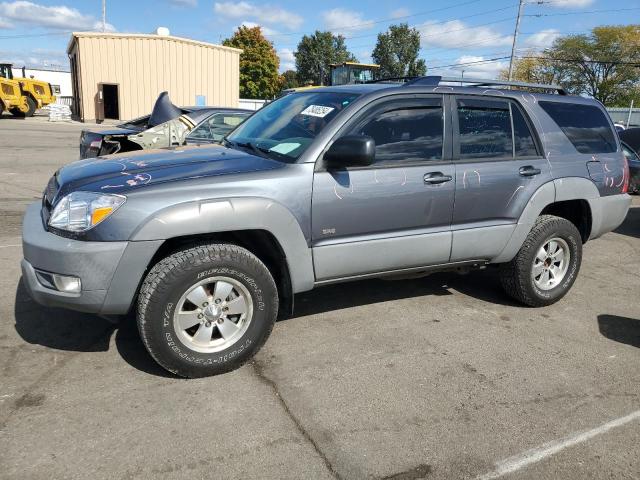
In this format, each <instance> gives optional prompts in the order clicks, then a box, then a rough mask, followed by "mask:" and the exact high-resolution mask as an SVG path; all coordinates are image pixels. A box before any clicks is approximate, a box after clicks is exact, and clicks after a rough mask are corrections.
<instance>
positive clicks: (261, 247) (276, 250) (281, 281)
mask: <svg viewBox="0 0 640 480" xmlns="http://www.w3.org/2000/svg"><path fill="white" fill-rule="evenodd" d="M210 243H226V244H231V245H237V246H239V247H243V248H246V249H247V250H248V251H250V252H251V253H253V254H254V255H255V256H256V257H258V258H259V259H260V261H262V263H264V264H265V266H266V267H267V269H268V270H269V271H270V272H271V275H273V278H274V280H275V282H276V286H277V287H278V296H279V298H280V306H279V316H280V317H286V316H289V315H291V313H292V312H293V295H294V291H293V286H292V283H291V273H290V271H289V266H288V264H287V259H286V255H285V252H284V250H283V248H282V246H281V245H280V242H279V241H278V239H277V238H276V237H275V236H274V235H273V234H272V233H271V232H269V231H267V230H233V231H226V232H216V233H203V234H194V235H184V236H177V237H172V238H168V239H166V240H165V241H164V242H162V244H161V245H160V246H159V248H158V250H157V251H156V252H155V254H154V255H153V257H151V259H150V260H149V263H148V265H147V268H146V270H145V272H148V271H149V270H150V269H151V268H152V267H153V266H154V265H155V264H156V263H158V262H159V261H161V260H162V259H163V258H166V257H168V256H170V255H172V254H173V253H175V252H177V251H180V250H183V249H186V248H190V247H193V246H194V245H198V244H210ZM143 281H144V276H143V277H142V278H141V279H140V282H139V285H138V290H139V289H140V286H141V285H142V282H143ZM136 296H137V295H136Z"/></svg>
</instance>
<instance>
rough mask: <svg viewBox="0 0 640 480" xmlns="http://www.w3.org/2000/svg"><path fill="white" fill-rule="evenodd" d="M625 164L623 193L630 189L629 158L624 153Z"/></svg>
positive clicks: (623, 168) (623, 167) (623, 169)
mask: <svg viewBox="0 0 640 480" xmlns="http://www.w3.org/2000/svg"><path fill="white" fill-rule="evenodd" d="M623 158H624V164H623V166H622V193H627V192H628V191H629V177H630V174H629V160H628V159H627V156H626V155H623Z"/></svg>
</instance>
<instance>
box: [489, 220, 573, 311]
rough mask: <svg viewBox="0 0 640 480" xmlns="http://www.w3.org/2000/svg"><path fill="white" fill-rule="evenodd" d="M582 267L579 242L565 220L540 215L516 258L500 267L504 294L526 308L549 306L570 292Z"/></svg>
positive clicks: (570, 225) (571, 227)
mask: <svg viewBox="0 0 640 480" xmlns="http://www.w3.org/2000/svg"><path fill="white" fill-rule="evenodd" d="M581 263H582V238H581V236H580V232H579V231H578V229H577V228H576V226H575V225H574V224H573V223H571V222H570V221H569V220H567V219H564V218H561V217H556V216H553V215H541V216H540V217H538V219H537V221H536V223H535V225H534V226H533V228H532V229H531V232H529V235H528V236H527V238H526V240H525V242H524V244H523V245H522V247H521V248H520V250H519V251H518V254H517V255H516V256H515V258H514V259H513V260H511V262H509V263H505V264H503V265H501V266H500V280H501V283H502V286H503V288H504V289H505V291H506V292H507V293H508V294H509V295H510V296H511V297H513V298H514V299H516V300H518V301H519V302H522V303H524V304H525V305H528V306H530V307H543V306H546V305H551V304H553V303H555V302H557V301H558V300H560V299H561V298H562V297H564V296H565V295H566V294H567V292H568V291H569V290H570V289H571V287H572V285H573V283H574V282H575V280H576V277H577V275H578V272H579V271H580V264H581Z"/></svg>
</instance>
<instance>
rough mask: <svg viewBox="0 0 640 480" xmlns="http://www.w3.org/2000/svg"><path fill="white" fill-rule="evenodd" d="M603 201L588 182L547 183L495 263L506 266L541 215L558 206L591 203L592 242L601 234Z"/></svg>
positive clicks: (580, 179)
mask: <svg viewBox="0 0 640 480" xmlns="http://www.w3.org/2000/svg"><path fill="white" fill-rule="evenodd" d="M599 199H600V192H599V191H598V188H597V187H596V186H595V184H594V183H593V182H592V181H591V180H589V179H587V178H583V177H565V178H558V179H555V180H553V181H550V182H548V183H545V184H544V185H542V186H541V187H540V188H538V190H536V192H535V193H534V194H533V195H532V196H531V198H530V199H529V202H528V203H527V206H526V207H525V208H524V210H523V212H522V214H521V215H520V218H519V219H518V222H517V223H516V227H515V229H514V230H513V233H512V234H511V238H509V241H508V242H507V245H506V246H505V247H504V248H503V249H502V252H500V253H499V254H498V256H496V257H495V258H494V259H493V260H491V262H492V263H504V262H509V261H511V260H512V259H513V257H515V256H516V254H517V253H518V251H519V250H520V248H521V247H522V244H523V243H524V241H525V240H526V238H527V235H529V232H530V231H531V229H532V228H533V225H534V224H535V222H536V219H537V218H538V217H539V216H540V213H542V211H543V210H544V209H545V208H546V207H547V206H549V205H551V204H553V203H555V202H563V201H567V200H586V201H587V202H588V203H589V207H590V209H591V216H592V229H591V232H592V235H591V236H590V238H594V235H593V232H598V229H599V226H600V224H601V221H602V209H601V208H600V202H599V201H598V200H599Z"/></svg>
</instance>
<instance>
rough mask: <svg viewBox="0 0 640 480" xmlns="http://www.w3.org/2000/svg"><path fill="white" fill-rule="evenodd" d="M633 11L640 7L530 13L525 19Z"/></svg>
mask: <svg viewBox="0 0 640 480" xmlns="http://www.w3.org/2000/svg"><path fill="white" fill-rule="evenodd" d="M633 10H640V7H632V8H612V9H606V10H588V11H581V12H560V13H530V14H528V15H524V16H525V17H564V16H567V15H589V14H592V13H611V12H630V11H633Z"/></svg>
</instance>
